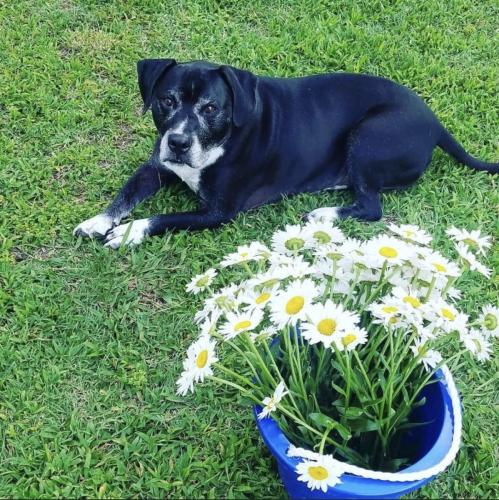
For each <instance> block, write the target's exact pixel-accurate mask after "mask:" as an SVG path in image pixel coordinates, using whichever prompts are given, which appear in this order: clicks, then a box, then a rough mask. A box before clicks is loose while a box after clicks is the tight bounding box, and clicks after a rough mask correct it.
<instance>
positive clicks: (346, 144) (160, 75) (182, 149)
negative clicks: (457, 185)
mask: <svg viewBox="0 0 499 500" xmlns="http://www.w3.org/2000/svg"><path fill="white" fill-rule="evenodd" d="M138 75H139V86H140V91H141V94H142V98H143V101H144V110H147V109H148V108H149V107H151V108H152V114H153V118H154V122H155V124H156V127H157V129H158V132H159V137H158V140H157V142H156V146H155V148H154V152H153V154H152V156H151V158H150V159H149V161H148V162H147V163H146V164H144V165H143V166H142V167H140V168H139V169H138V171H137V172H136V173H135V174H134V175H133V176H132V177H131V178H130V179H129V180H128V182H127V183H126V184H125V186H124V187H123V189H122V190H121V192H120V193H119V194H118V196H117V197H116V199H115V200H114V201H113V202H112V203H111V205H110V206H109V208H108V209H107V210H106V212H105V213H104V214H101V216H98V217H107V219H106V220H107V221H108V223H107V225H109V227H107V228H106V224H104V225H103V226H102V227H101V229H99V228H94V229H95V230H92V228H91V225H89V224H87V226H85V223H82V224H81V225H80V226H78V228H77V229H76V230H75V232H76V233H78V234H81V235H84V236H94V235H95V236H99V235H101V236H105V234H104V231H105V233H107V238H106V239H107V241H108V244H110V246H117V245H118V244H120V243H121V242H122V240H123V231H121V233H120V232H119V231H118V232H117V231H116V229H115V230H112V227H114V226H115V225H116V224H118V223H119V221H121V219H122V218H124V217H125V216H127V215H128V214H129V213H130V212H131V210H132V209H133V207H134V206H135V205H137V204H138V203H139V202H140V201H142V200H143V199H145V198H147V197H149V196H151V195H153V194H154V193H155V192H157V191H158V190H159V189H160V188H162V187H165V186H168V185H170V184H171V183H173V182H176V181H178V180H179V176H180V177H186V179H187V182H188V183H190V185H191V187H192V188H193V189H194V190H195V191H197V194H198V197H199V200H200V208H199V209H198V210H196V211H193V212H185V213H174V214H169V215H156V216H153V217H151V218H150V219H147V220H145V221H146V222H144V224H143V233H144V234H143V236H144V235H157V234H162V233H164V232H165V231H167V230H169V229H171V230H173V229H188V228H190V229H201V228H209V227H214V226H218V225H220V224H221V223H224V222H228V221H230V220H231V219H232V218H234V217H235V216H236V214H237V213H239V212H241V211H244V210H248V209H250V208H252V207H256V206H258V205H262V204H264V203H269V202H273V201H276V200H279V199H280V198H281V197H282V196H283V195H292V194H295V193H300V192H305V191H308V192H310V191H311V192H313V191H319V190H323V189H328V188H329V189H331V188H339V187H347V188H350V189H352V190H353V192H354V195H355V202H354V204H353V205H351V206H348V207H342V208H339V209H337V210H334V211H333V212H331V213H330V215H336V216H338V217H341V218H345V217H356V218H358V219H362V220H367V221H373V220H378V219H380V218H381V215H382V212H381V203H380V192H381V191H383V190H386V189H392V188H403V187H406V186H409V185H410V184H412V183H413V182H415V181H416V180H417V179H418V178H419V177H420V176H421V175H422V173H423V172H424V170H425V168H426V167H427V166H428V164H429V162H430V160H431V156H432V152H433V150H434V149H435V147H436V146H440V147H441V148H442V149H444V150H445V151H447V152H448V153H449V154H450V155H452V156H453V157H454V158H455V159H456V160H458V161H459V162H461V163H464V164H465V165H468V166H469V167H471V168H474V169H476V170H485V171H488V172H492V173H497V172H498V171H499V164H498V163H486V162H483V161H480V160H478V159H475V158H473V157H472V156H470V155H469V154H468V153H467V152H466V151H465V150H464V149H463V148H462V147H461V146H460V145H459V144H458V143H457V142H456V140H455V139H454V138H453V137H452V136H451V134H450V133H449V132H448V131H447V130H446V129H445V128H444V127H443V125H442V124H441V123H440V122H439V120H438V119H437V118H436V116H435V115H434V114H433V112H432V111H431V110H430V109H429V107H428V106H427V105H426V104H425V103H424V102H423V100H422V99H421V98H420V97H418V96H417V95H416V94H415V93H413V92H412V91H410V90H409V89H407V88H406V87H403V86H401V85H398V84H396V83H394V82H392V81H390V80H387V79H384V78H379V77H375V76H368V75H362V74H348V73H334V74H326V75H318V76H309V77H304V78H290V79H285V78H267V77H258V76H255V75H254V74H252V73H250V72H248V71H243V70H239V69H236V68H232V67H229V66H219V65H214V64H211V63H206V62H201V61H196V62H190V63H184V64H177V63H176V62H175V61H174V60H172V59H158V60H143V61H140V62H139V63H138ZM162 141H163V142H162ZM174 170H175V172H176V173H174ZM319 215H320V214H319ZM94 219H95V218H94ZM94 219H91V220H94ZM87 222H88V221H87ZM119 227H123V226H119ZM138 240H140V241H141V238H140V237H139V238H138ZM138 240H136V241H135V242H136V243H137V242H140V241H138ZM113 241H114V244H113ZM131 242H132V243H133V242H134V241H131Z"/></svg>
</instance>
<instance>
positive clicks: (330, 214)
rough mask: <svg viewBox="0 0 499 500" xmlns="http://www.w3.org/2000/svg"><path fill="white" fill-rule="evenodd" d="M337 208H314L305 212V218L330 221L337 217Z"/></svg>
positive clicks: (315, 220)
mask: <svg viewBox="0 0 499 500" xmlns="http://www.w3.org/2000/svg"><path fill="white" fill-rule="evenodd" d="M338 208H339V207H323V208H316V209H315V210H312V211H311V212H309V213H308V214H307V216H306V219H307V220H308V221H314V222H331V221H333V220H335V219H337V218H338V217H339V216H338Z"/></svg>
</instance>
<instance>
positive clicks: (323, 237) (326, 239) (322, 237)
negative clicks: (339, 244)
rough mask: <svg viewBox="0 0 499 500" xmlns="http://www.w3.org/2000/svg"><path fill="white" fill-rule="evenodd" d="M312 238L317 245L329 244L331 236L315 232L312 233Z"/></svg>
mask: <svg viewBox="0 0 499 500" xmlns="http://www.w3.org/2000/svg"><path fill="white" fill-rule="evenodd" d="M314 238H315V239H316V240H317V241H318V242H319V243H329V242H330V241H331V236H329V234H327V233H326V232H325V231H316V232H315V233H314Z"/></svg>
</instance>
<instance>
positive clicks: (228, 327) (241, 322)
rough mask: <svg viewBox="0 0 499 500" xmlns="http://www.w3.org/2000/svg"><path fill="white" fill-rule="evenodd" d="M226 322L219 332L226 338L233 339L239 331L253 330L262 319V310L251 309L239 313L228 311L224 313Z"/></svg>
mask: <svg viewBox="0 0 499 500" xmlns="http://www.w3.org/2000/svg"><path fill="white" fill-rule="evenodd" d="M226 318H227V323H225V324H224V325H223V326H222V327H220V333H221V334H222V335H223V336H224V337H225V338H226V339H227V340H230V339H233V338H234V337H237V336H238V335H239V334H240V333H243V332H246V331H248V330H254V329H255V328H256V327H257V326H258V325H259V324H260V322H261V321H262V319H263V311H261V310H260V309H253V310H251V311H244V312H240V313H232V312H229V313H227V314H226Z"/></svg>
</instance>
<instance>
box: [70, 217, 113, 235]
mask: <svg viewBox="0 0 499 500" xmlns="http://www.w3.org/2000/svg"><path fill="white" fill-rule="evenodd" d="M113 226H114V221H113V218H112V217H111V216H110V215H106V214H99V215H96V216H95V217H92V218H91V219H87V220H86V221H83V222H82V223H81V224H79V225H78V226H76V227H75V229H74V231H73V234H74V235H75V236H87V237H89V238H93V237H95V236H96V237H97V238H102V237H104V235H105V234H106V233H107V232H108V231H109V230H110V229H111V228H112V227H113Z"/></svg>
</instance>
